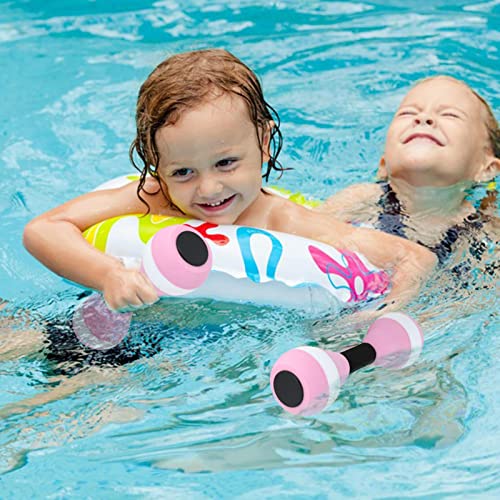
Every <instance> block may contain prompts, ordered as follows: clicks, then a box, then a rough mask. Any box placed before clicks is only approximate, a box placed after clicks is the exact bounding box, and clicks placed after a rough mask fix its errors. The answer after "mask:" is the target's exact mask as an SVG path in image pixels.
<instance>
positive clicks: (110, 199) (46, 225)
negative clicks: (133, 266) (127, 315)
mask: <svg viewBox="0 0 500 500" xmlns="http://www.w3.org/2000/svg"><path fill="white" fill-rule="evenodd" d="M155 188H156V189H155ZM136 190H137V183H136V182H134V183H131V184H128V185H126V186H124V187H122V188H118V189H111V190H105V191H96V192H92V193H88V194H85V195H83V196H80V197H78V198H75V199H74V200H71V201H69V202H67V203H64V204H63V205H61V206H59V207H56V208H54V209H52V210H50V211H48V212H46V213H44V214H42V215H40V216H38V217H36V218H35V219H33V220H32V221H31V222H29V223H28V225H27V226H26V228H25V230H24V235H23V243H24V245H25V247H26V249H27V250H28V251H29V252H30V253H31V254H32V255H33V256H34V257H36V258H37V259H38V260H39V261H40V262H42V263H43V264H44V265H45V266H47V267H48V268H49V269H51V270H52V271H54V272H55V273H57V274H59V275H60V276H63V277H65V278H67V279H69V280H71V281H74V282H76V283H79V284H81V285H83V286H86V287H89V288H93V289H95V290H99V291H101V292H102V293H103V295H104V299H105V300H106V302H107V304H108V306H109V307H111V308H112V309H120V308H123V307H126V306H141V305H143V304H148V303H152V302H155V301H156V300H157V299H158V297H157V294H156V292H155V290H154V288H153V286H152V284H151V283H150V282H149V280H148V279H147V278H146V277H145V276H144V275H142V274H141V273H140V272H139V271H137V270H130V269H126V268H125V267H124V266H123V264H122V263H121V261H120V260H119V259H117V258H115V257H111V256H109V255H105V254H104V253H102V252H101V251H100V250H97V249H96V248H94V247H93V246H92V245H90V244H89V243H88V242H87V241H86V240H85V239H84V237H83V236H82V232H83V231H84V230H85V229H87V228H88V227H90V226H92V225H93V224H96V223H97V222H100V221H103V220H105V219H107V218H110V217H114V216H117V215H121V214H129V213H144V212H145V205H144V204H143V203H142V202H141V201H140V200H139V199H138V198H137V194H136ZM156 190H157V186H153V187H152V188H150V189H148V191H150V192H154V191H156ZM144 198H145V199H146V200H147V201H148V203H149V204H150V206H151V207H152V208H154V207H155V205H158V203H159V201H158V196H156V197H155V196H154V195H151V196H148V195H144Z"/></svg>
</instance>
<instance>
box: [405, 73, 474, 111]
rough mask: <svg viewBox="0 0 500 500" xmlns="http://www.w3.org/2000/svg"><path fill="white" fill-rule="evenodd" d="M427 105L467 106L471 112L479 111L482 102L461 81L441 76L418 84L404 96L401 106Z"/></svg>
mask: <svg viewBox="0 0 500 500" xmlns="http://www.w3.org/2000/svg"><path fill="white" fill-rule="evenodd" d="M413 101H415V103H427V102H434V103H436V104H446V105H450V106H453V105H460V106H467V107H469V108H470V109H471V110H472V109H474V110H477V111H479V110H480V108H481V102H480V100H479V99H478V98H477V97H476V96H475V95H474V93H473V92H472V90H471V89H470V88H469V87H468V86H467V85H466V84H465V83H463V82H461V81H460V80H455V79H454V78H451V77H446V76H440V77H435V78H430V79H428V80H424V81H422V82H420V83H417V84H416V85H415V86H414V87H412V88H411V89H410V90H409V91H408V93H407V94H406V95H405V96H404V98H403V100H402V102H401V105H407V104H409V103H412V102H413Z"/></svg>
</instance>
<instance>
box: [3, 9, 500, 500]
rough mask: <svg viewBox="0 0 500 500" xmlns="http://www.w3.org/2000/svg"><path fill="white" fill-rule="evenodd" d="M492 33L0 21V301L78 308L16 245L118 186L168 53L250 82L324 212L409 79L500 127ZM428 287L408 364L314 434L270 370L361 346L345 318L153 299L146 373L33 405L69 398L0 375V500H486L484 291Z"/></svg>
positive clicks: (498, 458)
mask: <svg viewBox="0 0 500 500" xmlns="http://www.w3.org/2000/svg"><path fill="white" fill-rule="evenodd" d="M499 27H500V2H498V1H496V0H493V1H491V0H490V1H476V2H474V1H473V0H470V1H468V2H467V1H464V0H459V1H457V2H449V1H445V0H420V1H414V0H408V1H400V0H385V1H383V2H382V1H369V2H344V1H342V2H340V1H339V2H327V1H314V0H313V1H311V0H307V1H306V0H304V1H302V0H296V1H290V2H288V1H287V2H285V1H275V2H269V1H263V0H251V1H247V0H237V1H236V0H229V1H221V0H215V1H209V0H194V1H191V2H180V1H178V0H165V1H161V0H160V1H157V2H152V1H148V0H141V1H139V0H125V1H120V2H118V1H114V0H108V1H105V0H94V1H90V0H88V1H84V0H72V1H61V0H52V1H50V2H44V1H41V0H19V1H16V2H13V1H2V2H0V63H1V71H0V90H1V96H2V103H1V106H0V165H1V172H2V175H1V177H0V214H1V217H2V219H1V222H0V228H1V231H0V296H1V297H3V298H4V299H7V300H9V301H10V303H11V308H12V309H11V310H12V311H15V310H17V309H29V310H31V311H33V312H34V314H38V313H39V314H43V315H44V316H50V315H54V314H56V313H57V312H60V311H61V310H64V309H65V308H67V307H69V305H70V304H72V303H73V302H74V297H73V295H72V291H71V287H70V286H69V285H67V284H65V283H63V282H62V280H60V279H59V278H58V277H56V276H54V275H52V274H51V273H50V272H48V271H47V270H44V269H43V268H42V267H41V266H40V265H39V264H38V263H37V262H35V261H34V259H32V258H31V257H30V256H29V255H28V254H27V253H26V252H25V251H24V250H23V248H22V245H21V234H22V228H23V226H24V224H25V223H26V222H27V221H28V220H29V219H30V218H32V217H33V216H35V215H37V214H39V213H41V212H42V211H45V210H47V209H49V208H51V207H53V206H54V205H56V204H58V203H60V202H62V201H64V200H67V199H69V198H71V197H73V196H76V195H77V194H80V193H82V192H85V191H87V190H90V189H92V188H93V187H94V186H95V185H97V184H99V183H101V182H104V181H105V180H107V179H109V178H111V177H114V176H118V175H122V174H124V173H127V172H128V171H129V170H130V166H129V164H128V146H129V143H130V141H131V139H132V138H133V134H134V122H133V116H134V104H135V98H136V95H137V91H138V87H139V85H140V83H141V82H142V80H144V78H145V77H146V76H147V75H148V73H149V72H150V71H151V69H152V68H153V67H154V66H155V65H156V64H157V63H158V62H160V61H161V60H162V59H163V58H164V57H165V56H166V55H168V54H171V53H175V52H179V51H185V50H190V49H194V48H204V47H208V46H215V47H224V48H227V49H229V50H231V51H232V52H233V53H235V54H236V55H237V56H239V57H240V58H242V59H243V60H244V61H245V62H246V63H247V64H248V65H249V66H250V67H252V68H253V69H254V70H255V71H256V72H257V73H258V74H259V76H260V77H261V79H262V81H263V84H264V88H265V92H266V96H267V99H268V101H269V102H270V103H272V105H273V106H274V107H275V108H276V109H277V110H279V112H280V116H281V118H282V122H283V126H282V130H283V134H284V136H285V147H284V151H283V153H282V157H281V160H282V162H283V164H284V165H285V166H288V167H293V168H294V170H291V171H288V172H286V174H285V177H284V179H283V180H282V181H281V182H282V184H283V185H286V186H287V187H288V188H290V189H292V190H293V189H296V190H299V189H300V191H302V192H303V193H305V194H307V195H311V196H315V197H320V198H321V197H326V196H327V195H328V194H330V193H332V192H334V191H336V190H338V189H340V188H342V187H344V186H347V185H349V184H350V183H352V182H355V181H369V180H372V179H373V176H374V174H375V171H376V166H377V161H378V158H379V156H380V153H381V151H382V146H383V140H384V135H385V131H386V128H387V125H388V123H389V120H390V117H391V113H392V112H393V110H394V109H395V108H396V106H397V104H398V102H399V100H400V98H401V97H402V95H403V94H404V92H405V89H406V88H407V87H408V86H409V84H410V83H411V82H413V81H414V80H416V79H418V78H421V77H425V76H427V75H429V74H434V73H447V74H452V75H455V76H457V77H459V78H462V79H465V80H466V81H467V82H468V83H470V84H471V85H472V86H473V87H474V88H475V89H476V90H478V91H479V92H480V93H481V94H482V95H483V96H484V97H485V98H486V99H487V100H488V101H489V102H490V103H491V105H492V108H493V110H494V111H495V112H496V114H497V116H498V111H499V109H500V97H499V96H500V83H499V82H500V78H499V76H500V74H499V71H498V68H499V67H500V61H499V49H500V44H499V34H498V33H499V32H498V28H499ZM479 279H482V278H481V277H479ZM444 286H445V285H444V284H443V283H441V282H440V281H439V280H438V279H436V280H433V282H432V283H430V284H429V285H428V287H427V289H426V290H424V291H423V293H422V296H421V298H420V299H419V301H417V302H416V303H415V304H413V305H412V306H411V307H410V310H411V311H412V312H414V313H416V314H417V315H418V316H419V318H420V319H421V320H422V322H423V327H424V330H425V332H426V338H427V342H426V346H425V348H424V352H423V355H422V356H421V358H420V359H419V360H418V362H417V363H416V365H414V366H413V367H411V368H409V369H407V370H405V371H404V372H400V373H398V372H388V371H384V370H382V369H378V370H376V369H365V370H362V371H361V372H358V373H356V374H354V375H353V376H352V377H351V379H350V380H349V381H348V382H347V384H346V385H345V386H344V388H343V389H342V391H341V394H340V397H339V399H338V400H337V401H336V402H335V404H334V405H333V406H332V407H331V408H330V409H328V410H327V411H325V412H323V413H322V414H321V415H319V416H317V417H314V418H313V417H308V418H292V417H290V416H289V415H287V414H285V413H284V412H283V411H282V410H281V409H280V408H279V407H278V406H277V405H276V404H275V402H274V400H273V398H272V395H271V391H270V388H269V385H268V377H269V372H270V368H271V366H272V363H273V362H274V361H275V360H276V359H277V358H278V356H279V355H280V354H281V353H283V352H284V351H286V350H287V349H289V348H292V347H295V346H297V345H301V344H304V343H308V344H311V345H313V344H320V345H328V346H329V347H330V348H332V349H337V348H340V347H343V346H345V345H346V343H347V344H349V342H353V341H355V340H359V339H360V338H361V336H362V332H359V331H357V330H356V329H355V328H353V327H352V326H351V327H350V326H349V322H348V320H347V321H346V320H344V321H343V322H342V323H338V322H337V321H336V320H335V319H334V318H330V319H328V318H322V319H320V320H319V321H315V320H314V319H311V318H308V317H303V316H301V315H300V314H298V313H290V312H285V311H282V310H279V309H273V308H270V307H269V308H256V307H252V306H238V305H231V304H220V303H219V304H217V303H211V302H210V301H199V302H195V303H183V302H180V303H179V302H176V303H175V304H172V303H168V301H167V302H164V303H162V304H160V305H159V306H156V307H155V308H154V309H153V310H152V311H149V312H148V313H143V314H146V315H147V314H149V315H150V316H151V317H153V318H168V321H166V322H165V324H166V325H167V326H166V327H165V346H164V348H163V349H162V350H161V352H160V353H159V354H158V355H156V356H154V357H153V358H149V359H144V360H142V359H141V360H140V361H138V362H136V363H133V364H131V365H129V366H127V367H126V368H122V369H117V370H108V371H107V372H106V373H104V374H101V376H100V377H97V378H95V379H92V380H84V381H83V383H82V384H81V386H80V387H79V388H77V387H76V381H75V380H72V381H71V380H70V381H69V382H70V383H69V385H71V382H72V383H73V385H74V386H75V387H74V390H73V391H71V390H69V391H68V392H66V393H63V392H61V393H60V394H59V395H58V396H57V397H56V398H54V400H53V401H49V402H46V401H44V400H43V398H42V395H43V394H45V393H47V392H49V391H57V390H58V388H60V387H67V385H64V384H65V383H66V384H68V381H65V382H64V383H63V382H61V381H60V380H59V381H55V380H54V379H53V378H52V375H53V373H51V371H50V368H49V367H48V365H47V361H46V359H45V350H44V348H43V346H38V347H37V348H36V349H34V352H28V351H29V349H26V352H24V353H23V354H22V355H21V354H20V355H18V356H14V357H12V359H7V358H8V356H7V358H6V359H4V358H2V357H0V498H30V497H36V498H54V499H55V498H106V499H112V498H200V499H206V498H234V497H238V498H244V499H246V498H258V497H260V498H283V497H285V496H286V497H287V498H288V497H289V498H305V497H307V498H342V497H344V496H346V497H347V496H349V497H351V496H352V497H360V498H401V497H402V496H405V497H406V496H408V497H414V498H440V497H447V496H451V497H459V496H461V497H463V498H494V497H498V496H499V495H500V466H499V463H500V426H499V422H500V404H499V398H498V389H497V388H498V386H499V384H500V375H499V371H498V359H499V356H500V336H499V335H498V333H499V326H500V325H499V319H498V313H497V311H498V297H497V295H498V290H496V291H495V290H494V289H492V287H489V289H486V290H480V291H476V292H474V293H473V294H472V295H470V294H467V291H464V290H462V291H460V290H458V291H457V290H454V291H453V292H452V293H449V294H444V293H442V290H443V289H444ZM16 315H18V316H19V317H18V322H19V323H21V322H22V318H21V316H20V315H21V313H16ZM29 326H30V325H29V324H27V325H24V327H25V328H28V327H29ZM2 328H3V330H2ZM6 334H8V335H9V336H10V335H11V336H12V337H14V338H16V339H18V343H19V348H20V349H21V348H22V346H23V345H24V343H25V339H26V338H27V336H30V338H34V334H33V333H23V332H22V331H21V330H20V329H19V328H18V327H15V326H13V327H10V326H3V327H2V326H0V348H1V346H2V344H1V342H4V340H2V339H4V338H5V335H6ZM2 336H3V337H2ZM37 397H38V398H39V399H35V400H34V402H33V404H32V406H31V407H25V408H24V409H23V408H21V409H18V410H19V411H18V412H13V411H8V409H9V408H12V407H13V406H12V405H13V404H14V403H16V402H19V401H22V400H25V399H27V398H37Z"/></svg>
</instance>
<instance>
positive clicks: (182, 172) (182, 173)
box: [171, 168, 193, 180]
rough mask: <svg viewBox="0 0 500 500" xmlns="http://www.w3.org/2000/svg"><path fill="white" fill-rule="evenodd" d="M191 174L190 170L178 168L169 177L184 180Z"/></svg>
mask: <svg viewBox="0 0 500 500" xmlns="http://www.w3.org/2000/svg"><path fill="white" fill-rule="evenodd" d="M192 173H193V171H192V170H191V169H190V168H178V169H177V170H174V171H173V172H172V174H171V176H172V177H177V178H178V179H182V180H184V179H187V178H189V177H190V176H191V174H192Z"/></svg>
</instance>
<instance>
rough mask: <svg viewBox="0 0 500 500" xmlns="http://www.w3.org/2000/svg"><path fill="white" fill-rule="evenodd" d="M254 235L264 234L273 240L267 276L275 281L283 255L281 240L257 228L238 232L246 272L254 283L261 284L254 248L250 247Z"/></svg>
mask: <svg viewBox="0 0 500 500" xmlns="http://www.w3.org/2000/svg"><path fill="white" fill-rule="evenodd" d="M254 234H263V235H264V236H267V237H268V238H269V239H270V240H271V244H272V250H271V255H270V256H269V261H268V262H267V269H266V275H267V277H268V278H270V279H275V275H276V268H277V267H278V263H279V261H280V259H281V255H282V253H283V245H282V244H281V242H280V240H279V239H278V238H276V236H274V234H271V233H268V232H267V231H264V230H263V229H258V228H255V227H239V228H238V229H237V230H236V237H237V238H238V244H239V246H240V251H241V256H242V257H243V264H244V265H245V272H246V273H247V276H248V277H249V278H250V279H251V280H252V281H253V282H255V283H260V282H261V279H260V274H259V268H258V267H257V264H256V262H255V257H254V256H253V254H252V248H251V246H250V238H251V237H252V236H253V235H254Z"/></svg>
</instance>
